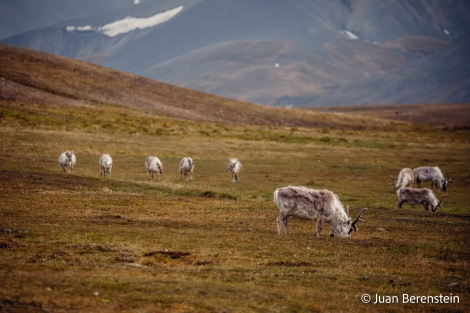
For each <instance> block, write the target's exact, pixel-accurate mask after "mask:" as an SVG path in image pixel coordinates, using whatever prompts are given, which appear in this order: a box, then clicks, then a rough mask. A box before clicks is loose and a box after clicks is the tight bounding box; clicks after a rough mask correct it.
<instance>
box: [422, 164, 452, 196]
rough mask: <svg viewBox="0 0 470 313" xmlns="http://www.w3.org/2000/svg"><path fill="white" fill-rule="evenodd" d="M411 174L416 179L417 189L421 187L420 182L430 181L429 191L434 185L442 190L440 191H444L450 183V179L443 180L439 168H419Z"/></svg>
mask: <svg viewBox="0 0 470 313" xmlns="http://www.w3.org/2000/svg"><path fill="white" fill-rule="evenodd" d="M413 173H414V175H415V178H416V184H418V188H420V187H421V182H426V181H430V182H431V189H432V188H433V187H434V185H435V186H436V187H437V188H440V189H442V191H446V189H447V184H448V183H450V182H452V179H449V180H447V179H445V178H444V175H442V172H441V170H440V169H439V167H437V166H434V167H431V166H421V167H417V168H414V169H413Z"/></svg>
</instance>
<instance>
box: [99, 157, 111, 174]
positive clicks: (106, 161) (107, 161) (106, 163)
mask: <svg viewBox="0 0 470 313" xmlns="http://www.w3.org/2000/svg"><path fill="white" fill-rule="evenodd" d="M98 164H99V165H100V176H106V174H108V176H109V177H111V168H112V167H113V159H112V158H111V156H110V155H109V154H103V155H101V157H100V160H99V161H98Z"/></svg>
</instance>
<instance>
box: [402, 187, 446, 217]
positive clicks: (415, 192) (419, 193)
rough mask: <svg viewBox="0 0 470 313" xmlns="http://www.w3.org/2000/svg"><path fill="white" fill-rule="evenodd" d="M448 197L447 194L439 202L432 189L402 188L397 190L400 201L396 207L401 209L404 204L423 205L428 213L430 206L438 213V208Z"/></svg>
mask: <svg viewBox="0 0 470 313" xmlns="http://www.w3.org/2000/svg"><path fill="white" fill-rule="evenodd" d="M447 196H448V195H447V194H445V195H443V196H442V197H441V199H440V200H437V197H436V196H435V195H434V193H433V192H432V190H431V189H428V188H423V189H418V188H401V189H398V190H397V197H398V201H397V204H396V206H397V207H399V208H401V206H402V204H403V203H405V202H406V203H408V204H409V205H418V204H422V205H423V207H424V209H425V210H426V211H428V210H429V206H431V210H432V211H433V212H436V210H437V208H438V207H440V206H441V203H442V200H443V199H444V198H445V197H447Z"/></svg>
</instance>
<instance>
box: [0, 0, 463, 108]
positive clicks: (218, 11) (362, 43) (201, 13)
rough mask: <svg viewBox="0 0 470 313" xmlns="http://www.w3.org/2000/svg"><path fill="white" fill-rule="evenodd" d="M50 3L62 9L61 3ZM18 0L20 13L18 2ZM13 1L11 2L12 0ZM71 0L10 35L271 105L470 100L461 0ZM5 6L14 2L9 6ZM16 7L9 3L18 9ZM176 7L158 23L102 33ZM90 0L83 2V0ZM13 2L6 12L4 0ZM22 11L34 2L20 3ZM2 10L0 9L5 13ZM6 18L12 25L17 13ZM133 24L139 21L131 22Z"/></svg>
mask: <svg viewBox="0 0 470 313" xmlns="http://www.w3.org/2000/svg"><path fill="white" fill-rule="evenodd" d="M42 3H43V5H44V7H42V8H41V12H42V11H43V10H47V9H49V10H50V11H51V12H58V14H57V15H58V16H59V17H60V16H63V15H67V14H70V13H67V10H65V7H66V6H67V5H65V4H63V5H61V6H59V7H58V8H55V7H54V6H53V5H52V3H51V2H48V1H45V2H42ZM25 5H26V4H25V3H23V2H21V1H20V2H19V3H18V4H17V5H15V6H14V8H13V9H15V10H16V11H15V12H21V9H20V8H21V6H25ZM10 6H13V5H10ZM83 6H84V7H86V8H88V9H89V12H90V14H89V15H88V16H83V17H81V16H82V14H83V12H84V10H83V8H81V9H78V8H76V4H75V5H72V4H70V10H72V9H74V8H75V9H76V10H75V11H76V12H77V13H76V14H70V19H68V20H67V19H66V18H61V19H59V18H53V20H55V21H56V24H54V25H50V26H49V27H44V26H45V25H44V21H43V19H40V18H38V20H39V21H38V26H37V29H32V30H31V31H29V32H26V33H21V34H18V33H17V34H16V36H13V37H9V38H4V39H3V42H5V43H8V44H12V45H15V46H22V47H26V48H30V49H34V50H40V51H45V52H49V53H54V54H57V55H62V56H66V57H70V58H75V59H81V60H85V61H90V62H94V63H96V64H100V65H104V66H107V67H111V68H114V69H119V70H123V71H126V72H131V73H134V74H137V75H141V76H145V77H149V78H151V79H155V80H158V81H162V82H166V83H170V84H172V85H177V86H182V87H186V88H191V89H195V90H199V91H203V92H208V93H211V94H216V95H220V96H224V97H228V98H231V99H238V100H243V101H248V102H251V103H261V104H269V105H276V106H292V105H293V106H321V105H356V104H402V103H463V102H468V101H469V98H470V96H469V93H468V90H470V88H469V82H468V79H467V76H468V75H465V73H466V70H465V64H469V63H470V62H469V59H468V58H469V57H468V56H469V55H470V54H469V53H468V51H469V47H468V40H467V41H466V40H463V41H464V42H462V38H465V36H468V34H467V32H468V30H469V29H470V4H469V2H466V1H443V0H439V1H426V0H418V1H405V0H393V1H392V0H387V1H363V0H352V1H340V0H335V1H320V0H318V1H306V0H302V1H297V0H296V1H294V0H288V1H280V0H276V1H269V3H268V2H266V1H260V0H255V1H253V0H173V1H168V0H166V1H137V2H134V3H132V2H131V1H128V3H127V4H126V3H123V2H118V3H116V5H115V6H109V11H106V10H103V7H102V6H99V7H97V9H96V10H93V9H91V8H92V6H93V3H91V2H85V3H84V4H83ZM6 7H7V8H9V6H8V5H7V6H6ZM13 9H12V10H13ZM174 10H176V11H177V12H178V13H175V14H174V15H171V17H170V18H169V20H167V21H166V22H164V23H159V24H156V25H155V26H148V25H147V27H145V26H142V27H140V26H139V27H137V26H136V27H135V28H132V27H130V29H127V30H125V31H123V30H122V29H121V30H119V31H118V32H116V33H114V32H111V33H109V32H108V33H107V32H104V29H108V30H109V28H118V26H119V25H121V26H122V25H123V24H126V25H128V26H132V21H134V22H135V21H137V20H139V21H141V22H142V21H146V20H145V19H151V18H152V17H154V16H157V15H158V14H169V12H175V11H174ZM85 11H86V10H85ZM5 12H7V11H5ZM23 12H25V13H24V14H25V16H24V17H25V18H27V14H30V12H31V10H30V8H28V9H26V8H25V9H23ZM3 15H6V14H5V13H3V14H2V11H0V18H1V17H2V16H3ZM9 21H10V22H8V21H7V22H8V23H9V24H7V27H14V25H15V21H11V20H9ZM136 25H137V24H136Z"/></svg>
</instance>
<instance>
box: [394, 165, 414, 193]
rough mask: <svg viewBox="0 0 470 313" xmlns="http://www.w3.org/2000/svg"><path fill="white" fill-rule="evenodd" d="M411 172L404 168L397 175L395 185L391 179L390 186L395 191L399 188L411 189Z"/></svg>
mask: <svg viewBox="0 0 470 313" xmlns="http://www.w3.org/2000/svg"><path fill="white" fill-rule="evenodd" d="M414 177H415V176H414V174H413V170H412V169H411V168H407V167H406V168H404V169H402V170H401V171H400V174H398V180H397V182H396V183H395V182H394V180H393V177H392V185H394V186H395V191H397V190H398V189H401V188H406V187H411V184H412V183H413V180H414Z"/></svg>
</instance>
